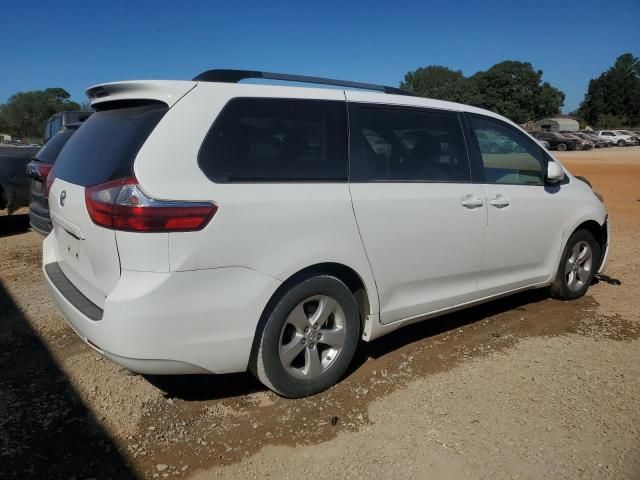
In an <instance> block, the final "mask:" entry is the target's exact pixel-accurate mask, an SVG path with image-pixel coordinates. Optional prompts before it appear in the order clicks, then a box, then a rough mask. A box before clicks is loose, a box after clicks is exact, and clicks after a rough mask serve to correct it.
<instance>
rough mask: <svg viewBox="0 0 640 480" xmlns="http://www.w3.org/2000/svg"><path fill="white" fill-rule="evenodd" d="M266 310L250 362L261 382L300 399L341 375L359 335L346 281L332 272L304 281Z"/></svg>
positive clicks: (332, 382)
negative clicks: (265, 316) (255, 348)
mask: <svg viewBox="0 0 640 480" xmlns="http://www.w3.org/2000/svg"><path fill="white" fill-rule="evenodd" d="M267 315H268V316H267V320H266V322H265V323H264V325H263V327H262V329H261V331H259V332H257V335H258V345H257V353H256V355H255V358H254V359H252V362H251V365H250V370H251V371H252V372H253V373H254V375H255V376H256V377H257V378H258V380H260V382H262V383H263V384H264V385H265V386H266V387H268V388H270V389H271V390H273V391H274V392H276V393H278V394H280V395H282V396H284V397H289V398H300V397H306V396H309V395H315V394H316V393H319V392H322V391H323V390H326V389H327V388H329V387H331V386H332V385H334V384H335V383H336V382H338V380H340V378H341V377H342V375H344V373H345V371H346V370H347V367H348V366H349V363H351V360H352V359H353V355H354V353H355V351H356V346H357V344H358V338H359V336H360V317H359V310H358V305H357V303H356V300H355V298H354V296H353V294H352V293H351V291H350V290H349V288H348V287H347V286H346V285H345V284H344V283H343V282H341V281H340V280H339V279H337V278H336V277H333V276H329V275H319V276H314V277H311V278H308V279H306V280H303V281H301V282H300V283H298V284H297V285H294V286H293V287H291V289H289V290H288V291H287V292H286V293H285V294H284V295H283V296H282V298H280V300H279V301H278V302H277V303H276V305H275V306H274V307H273V308H272V309H271V311H270V312H268V313H267Z"/></svg>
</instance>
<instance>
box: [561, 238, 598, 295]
mask: <svg viewBox="0 0 640 480" xmlns="http://www.w3.org/2000/svg"><path fill="white" fill-rule="evenodd" d="M599 262H600V245H599V244H598V242H597V241H596V239H595V238H594V236H593V234H592V233H591V232H590V231H588V230H578V231H577V232H575V233H574V234H573V235H571V238H569V241H568V242H567V246H566V247H565V250H564V253H563V255H562V258H561V259H560V266H559V267H558V272H557V273H556V279H555V281H554V282H553V285H552V286H551V295H552V296H553V297H554V298H558V299H561V300H573V299H576V298H579V297H582V296H583V295H584V294H585V293H586V291H587V289H588V288H589V285H591V280H592V279H593V276H594V275H595V270H596V268H598V265H599Z"/></svg>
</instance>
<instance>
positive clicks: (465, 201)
mask: <svg viewBox="0 0 640 480" xmlns="http://www.w3.org/2000/svg"><path fill="white" fill-rule="evenodd" d="M460 205H462V206H463V207H465V208H478V207H481V206H482V205H484V202H483V201H482V199H481V198H478V197H476V196H475V195H472V194H469V195H465V196H464V197H462V200H460Z"/></svg>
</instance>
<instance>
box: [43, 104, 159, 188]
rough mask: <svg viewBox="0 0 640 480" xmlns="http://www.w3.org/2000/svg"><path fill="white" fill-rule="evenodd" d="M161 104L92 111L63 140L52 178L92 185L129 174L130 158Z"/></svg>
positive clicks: (157, 115) (143, 138)
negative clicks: (71, 133)
mask: <svg viewBox="0 0 640 480" xmlns="http://www.w3.org/2000/svg"><path fill="white" fill-rule="evenodd" d="M167 110H168V107H167V106H166V105H165V104H164V103H153V104H150V105H142V106H135V107H129V108H117V109H113V110H104V111H101V112H96V113H94V114H93V115H91V117H89V118H88V119H87V120H86V121H85V122H84V123H83V124H82V126H81V127H80V128H79V129H78V130H77V131H76V133H75V134H74V135H73V136H72V137H71V139H70V140H69V141H68V142H67V144H66V146H65V147H64V149H63V150H62V152H60V156H59V157H58V161H57V162H56V177H57V178H60V179H61V180H65V181H67V182H70V183H73V184H75V185H81V186H85V187H88V186H92V185H98V184H100V183H104V182H108V181H110V180H116V179H118V178H124V177H128V176H131V175H133V161H134V160H135V158H136V155H137V154H138V151H139V150H140V148H141V147H142V145H143V144H144V142H145V141H146V140H147V138H148V137H149V135H150V134H151V132H152V131H153V129H154V128H155V127H156V125H157V124H158V122H159V121H160V119H161V118H162V117H163V115H164V114H165V113H166V112H167Z"/></svg>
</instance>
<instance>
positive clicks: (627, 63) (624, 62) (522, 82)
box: [400, 53, 640, 128]
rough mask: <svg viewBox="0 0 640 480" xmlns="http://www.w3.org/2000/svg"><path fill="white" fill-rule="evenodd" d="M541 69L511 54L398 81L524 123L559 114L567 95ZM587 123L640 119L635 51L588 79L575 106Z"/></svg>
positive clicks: (615, 124)
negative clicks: (483, 64)
mask: <svg viewBox="0 0 640 480" xmlns="http://www.w3.org/2000/svg"><path fill="white" fill-rule="evenodd" d="M542 73H543V72H542V70H534V69H533V66H532V65H531V64H530V63H528V62H517V61H512V60H508V61H505V62H500V63H497V64H496V65H494V66H492V67H491V68H489V69H488V70H486V71H480V72H477V73H475V74H473V75H471V76H470V77H465V76H464V75H463V73H462V72H461V71H460V70H451V69H450V68H448V67H445V66H441V65H430V66H428V67H422V68H418V69H417V70H414V71H412V72H408V73H407V74H406V75H405V77H404V81H403V82H402V83H401V84H400V87H401V88H403V89H405V90H408V91H411V92H413V93H415V94H416V95H420V96H423V97H429V98H436V99H439V100H448V101H452V102H459V103H466V104H468V105H474V106H477V107H481V108H486V109H487V110H491V111H494V112H497V113H499V114H501V115H504V116H505V117H507V118H510V119H511V120H513V121H514V122H516V123H521V124H522V123H526V122H529V121H533V120H539V119H541V118H544V117H549V116H553V115H557V114H559V113H560V109H561V108H562V105H563V104H564V98H565V95H564V93H563V92H562V91H560V90H559V89H557V88H556V87H554V86H552V85H550V84H549V83H547V82H543V81H542ZM572 116H574V117H577V119H578V120H580V121H581V123H583V124H587V125H590V126H592V127H596V128H598V127H600V128H610V127H622V126H638V125H640V60H639V59H638V57H634V56H633V55H632V54H631V53H625V54H624V55H621V56H619V57H618V58H617V59H616V61H615V63H614V64H613V66H612V67H611V68H610V69H609V70H607V71H606V72H604V73H602V75H600V76H599V77H598V78H594V79H593V80H591V81H590V82H589V88H588V90H587V93H586V95H585V98H584V100H583V102H582V103H581V104H580V108H578V110H577V111H575V112H572Z"/></svg>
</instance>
